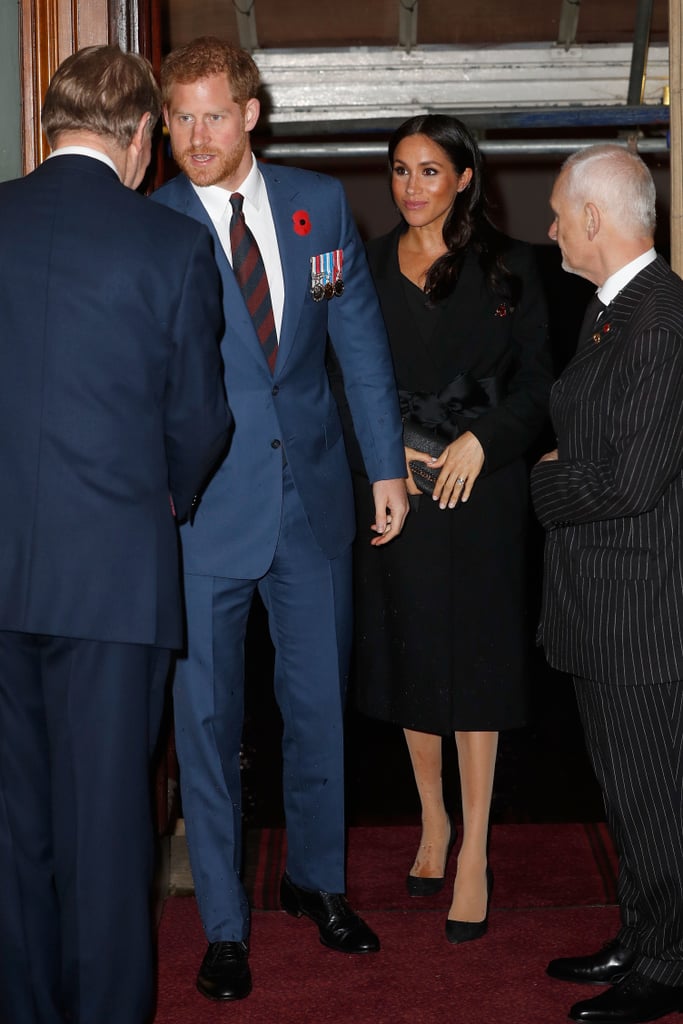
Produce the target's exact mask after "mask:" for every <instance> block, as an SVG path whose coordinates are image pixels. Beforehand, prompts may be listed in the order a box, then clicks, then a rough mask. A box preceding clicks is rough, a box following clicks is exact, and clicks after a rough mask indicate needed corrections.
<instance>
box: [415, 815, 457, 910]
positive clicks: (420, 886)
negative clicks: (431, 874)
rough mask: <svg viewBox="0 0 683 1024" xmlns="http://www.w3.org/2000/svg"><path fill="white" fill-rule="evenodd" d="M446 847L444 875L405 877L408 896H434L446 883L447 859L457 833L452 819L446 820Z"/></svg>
mask: <svg viewBox="0 0 683 1024" xmlns="http://www.w3.org/2000/svg"><path fill="white" fill-rule="evenodd" d="M448 828H449V835H448V846H447V847H446V857H445V859H444V865H443V870H444V873H443V875H441V876H440V877H439V878H419V877H418V876H417V875H407V876H406V889H407V890H408V895H409V896H434V895H435V894H436V893H437V892H441V890H442V889H443V884H444V882H445V881H446V868H447V866H448V858H449V857H450V855H451V850H452V849H453V847H454V845H455V840H456V838H457V835H458V832H457V829H456V827H455V825H454V824H453V820H452V818H451V817H450V816H449V818H448Z"/></svg>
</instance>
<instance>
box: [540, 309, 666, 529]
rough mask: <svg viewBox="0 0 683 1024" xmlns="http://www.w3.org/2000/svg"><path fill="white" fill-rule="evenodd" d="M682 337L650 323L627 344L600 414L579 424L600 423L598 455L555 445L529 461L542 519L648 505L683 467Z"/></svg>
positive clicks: (564, 520)
mask: <svg viewBox="0 0 683 1024" xmlns="http://www.w3.org/2000/svg"><path fill="white" fill-rule="evenodd" d="M682 341H683V339H682V338H681V336H680V335H678V334H675V333H672V332H670V331H667V330H664V329H652V330H644V331H642V332H641V333H640V334H639V335H638V336H637V337H635V338H634V339H633V340H632V342H631V343H630V344H629V345H628V346H624V350H623V354H622V358H623V360H624V364H623V380H622V383H621V386H620V387H619V388H618V389H617V391H618V393H617V394H616V397H615V398H614V399H613V400H612V401H610V402H609V405H608V406H607V408H606V409H605V415H604V417H600V418H598V417H597V416H594V418H593V420H592V421H591V419H590V417H588V418H587V419H586V423H585V425H584V429H594V430H601V431H602V433H603V437H602V441H601V444H600V446H599V451H600V457H599V458H595V459H594V460H592V461H589V460H581V459H572V458H571V457H567V456H566V455H564V453H563V451H562V447H560V450H559V459H558V460H557V461H549V462H541V463H539V464H538V465H537V466H535V467H534V469H533V472H532V477H531V485H532V496H533V502H534V508H535V510H536V514H537V516H538V518H539V520H540V522H541V523H542V524H543V526H545V527H546V528H552V527H555V526H565V525H570V524H574V523H588V522H594V521H598V520H605V519H614V518H618V517H623V516H637V515H639V514H641V513H644V512H648V511H649V510H650V509H652V508H653V507H654V506H655V505H656V504H657V502H658V501H659V499H660V497H661V495H662V493H663V492H664V490H665V489H666V488H667V486H668V485H669V484H670V483H671V481H672V480H673V479H674V478H675V477H676V476H678V475H679V474H680V473H681V472H682V471H683V444H682V443H681V437H683V344H682ZM608 398H609V396H606V401H607V400H608ZM601 411H602V410H599V412H601ZM603 418H604V420H605V422H604V423H603V422H602V419H603Z"/></svg>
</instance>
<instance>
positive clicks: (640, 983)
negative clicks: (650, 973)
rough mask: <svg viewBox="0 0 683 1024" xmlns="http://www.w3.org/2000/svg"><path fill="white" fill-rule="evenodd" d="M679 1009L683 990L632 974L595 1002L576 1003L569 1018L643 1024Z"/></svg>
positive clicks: (597, 1023)
mask: <svg viewBox="0 0 683 1024" xmlns="http://www.w3.org/2000/svg"><path fill="white" fill-rule="evenodd" d="M676 1010H678V1011H679V1012H680V1011H682V1010H683V988H678V987H676V988H674V986H673V985H662V984H660V983H659V982H658V981H650V979H649V978H644V977H643V975H642V974H637V973H636V972H635V971H631V973H630V974H627V975H626V977H625V978H622V980H621V981H619V982H618V983H617V984H616V985H614V986H613V987H612V988H608V989H607V991H606V992H602V993H601V994H600V995H599V996H596V997H595V999H585V1000H584V1001H583V1002H581V1003H576V1004H575V1005H574V1006H572V1008H571V1010H570V1011H569V1016H570V1017H571V1019H572V1020H578V1021H585V1022H586V1024H642V1022H644V1021H648V1020H659V1018H660V1017H666V1015H667V1014H669V1013H674V1012H675V1011H676Z"/></svg>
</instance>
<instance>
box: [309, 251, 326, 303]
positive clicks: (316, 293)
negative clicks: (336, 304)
mask: <svg viewBox="0 0 683 1024" xmlns="http://www.w3.org/2000/svg"><path fill="white" fill-rule="evenodd" d="M311 295H312V296H313V299H314V301H315V302H321V301H322V299H324V297H325V287H324V284H323V275H322V269H321V265H320V256H311Z"/></svg>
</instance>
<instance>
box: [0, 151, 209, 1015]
mask: <svg viewBox="0 0 683 1024" xmlns="http://www.w3.org/2000/svg"><path fill="white" fill-rule="evenodd" d="M0 224H2V229H1V231H0V437H1V438H2V442H1V443H0V479H1V480H2V501H1V502H0V875H1V876H2V878H3V897H2V900H0V1019H1V1020H2V1022H3V1024H56V1022H58V1021H59V1022H61V1021H64V1020H65V1019H66V1017H65V1015H66V1014H68V1019H69V1020H74V1021H78V1022H79V1024H104V1022H105V1021H106V1022H107V1024H142V1022H143V1021H145V1020H147V1019H148V1015H149V1013H150V1010H151V1006H152V991H153V972H152V963H151V927H150V921H149V883H150V880H151V869H152V850H153V846H152V838H153V837H152V829H151V816H150V800H149V786H148V782H149V756H150V751H151V747H152V746H153V745H154V742H155V739H156V735H157V730H158V723H159V718H160V713H161V704H162V698H163V684H164V679H165V675H166V671H167V666H168V661H169V649H170V648H173V647H179V646H180V645H181V643H182V608H181V597H180V578H179V576H180V574H179V564H178V541H177V531H176V525H175V520H174V517H173V512H172V506H171V498H172V500H173V503H174V505H175V510H176V512H177V514H178V515H179V516H182V515H184V514H186V512H187V510H188V508H189V506H190V503H191V500H192V497H193V495H194V494H195V492H196V490H197V489H198V488H199V487H200V485H201V483H202V481H203V480H204V479H205V477H206V475H207V474H208V472H209V470H210V468H211V466H212V465H213V463H214V462H215V461H216V460H217V459H218V458H219V457H220V456H221V454H222V453H223V451H224V449H225V446H226V443H227V439H228V427H229V412H228V411H227V407H226V403H225V394H224V385H223V381H222V373H221V365H220V356H219V349H218V344H217V341H218V337H219V336H220V332H221V330H222V324H223V318H222V310H221V308H220V304H219V302H218V300H217V289H218V280H217V276H216V270H215V263H214V260H213V255H212V247H211V242H210V239H209V236H208V233H207V232H206V231H205V229H203V228H200V227H199V226H198V225H197V224H196V223H194V222H192V221H190V220H189V219H187V218H183V217H180V216H178V215H177V214H174V213H172V212H170V211H168V210H162V209H161V208H159V207H158V206H156V205H155V204H153V203H151V202H149V200H147V199H144V198H143V197H142V196H140V195H138V194H136V193H134V192H133V191H131V190H130V189H128V188H125V187H123V185H122V184H121V183H120V182H119V180H118V178H117V175H116V174H115V172H114V171H113V170H112V169H111V168H110V167H108V166H107V165H106V164H104V163H102V162H101V161H99V160H97V159H94V158H91V157H89V156H84V155H62V156H56V157H54V158H52V159H50V160H48V161H46V162H45V163H44V164H43V165H42V166H41V167H39V168H38V169H37V170H36V171H34V172H33V173H32V174H30V175H28V176H27V177H26V178H23V179H21V180H18V181H13V182H8V183H6V184H3V185H0Z"/></svg>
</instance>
